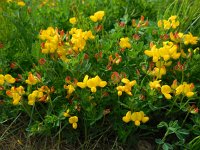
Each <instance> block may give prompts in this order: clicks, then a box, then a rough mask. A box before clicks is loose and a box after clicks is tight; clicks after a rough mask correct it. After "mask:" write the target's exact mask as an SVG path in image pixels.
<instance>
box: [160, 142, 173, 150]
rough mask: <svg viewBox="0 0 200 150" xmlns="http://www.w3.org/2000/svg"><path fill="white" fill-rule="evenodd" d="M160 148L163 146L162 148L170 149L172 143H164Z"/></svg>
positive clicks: (164, 149)
mask: <svg viewBox="0 0 200 150" xmlns="http://www.w3.org/2000/svg"><path fill="white" fill-rule="evenodd" d="M162 148H163V150H170V149H173V147H172V145H171V144H169V143H164V144H163V145H162Z"/></svg>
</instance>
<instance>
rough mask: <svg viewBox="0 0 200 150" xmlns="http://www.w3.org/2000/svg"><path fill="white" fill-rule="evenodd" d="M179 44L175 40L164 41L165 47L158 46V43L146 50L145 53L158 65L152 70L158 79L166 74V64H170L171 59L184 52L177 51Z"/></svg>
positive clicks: (152, 73)
mask: <svg viewBox="0 0 200 150" xmlns="http://www.w3.org/2000/svg"><path fill="white" fill-rule="evenodd" d="M177 51H178V46H177V45H175V44H174V43H173V42H169V41H166V42H163V47H161V48H157V47H156V45H153V46H152V47H151V50H145V51H144V53H145V55H147V56H149V57H152V60H153V62H155V63H156V67H155V68H154V69H153V71H152V72H150V74H151V75H153V76H156V77H157V78H158V79H160V78H162V76H163V75H165V74H166V66H170V65H171V63H172V61H170V60H171V59H174V60H176V59H178V58H179V57H180V56H181V54H182V52H177Z"/></svg>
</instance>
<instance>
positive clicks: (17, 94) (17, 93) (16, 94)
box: [6, 86, 25, 105]
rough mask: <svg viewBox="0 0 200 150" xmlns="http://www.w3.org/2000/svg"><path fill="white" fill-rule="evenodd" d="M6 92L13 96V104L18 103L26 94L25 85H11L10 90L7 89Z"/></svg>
mask: <svg viewBox="0 0 200 150" xmlns="http://www.w3.org/2000/svg"><path fill="white" fill-rule="evenodd" d="M6 94H7V95H8V96H9V97H10V98H13V105H18V104H19V102H20V100H21V99H22V95H23V94H25V91H24V87H23V86H19V87H17V88H16V87H11V89H10V90H7V91H6Z"/></svg>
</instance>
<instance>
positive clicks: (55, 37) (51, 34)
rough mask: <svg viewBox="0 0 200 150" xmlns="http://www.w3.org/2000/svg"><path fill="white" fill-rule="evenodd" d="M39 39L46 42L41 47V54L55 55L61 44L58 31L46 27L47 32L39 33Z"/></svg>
mask: <svg viewBox="0 0 200 150" xmlns="http://www.w3.org/2000/svg"><path fill="white" fill-rule="evenodd" d="M39 38H40V39H41V40H46V41H45V43H44V45H43V46H42V53H44V54H48V53H55V52H56V50H57V49H58V44H59V42H61V39H60V38H59V34H58V29H54V28H53V27H48V28H47V30H42V31H40V35H39Z"/></svg>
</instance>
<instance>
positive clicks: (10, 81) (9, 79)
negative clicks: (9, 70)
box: [4, 74, 16, 84]
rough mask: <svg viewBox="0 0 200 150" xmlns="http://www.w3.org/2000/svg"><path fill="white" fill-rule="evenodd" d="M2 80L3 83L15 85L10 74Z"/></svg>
mask: <svg viewBox="0 0 200 150" xmlns="http://www.w3.org/2000/svg"><path fill="white" fill-rule="evenodd" d="M4 79H5V81H6V82H8V83H11V84H12V83H15V81H16V80H15V78H13V77H12V76H11V75H10V74H6V75H5V76H4Z"/></svg>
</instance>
